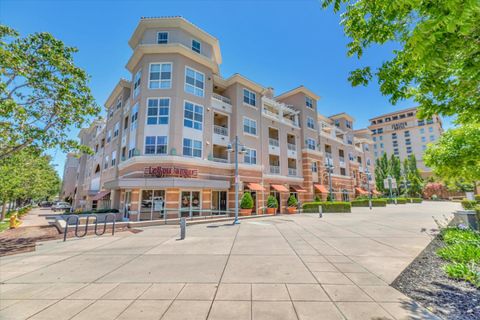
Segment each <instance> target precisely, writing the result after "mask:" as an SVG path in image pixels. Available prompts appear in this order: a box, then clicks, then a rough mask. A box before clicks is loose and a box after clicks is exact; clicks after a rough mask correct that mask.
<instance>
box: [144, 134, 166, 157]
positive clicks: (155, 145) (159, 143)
mask: <svg viewBox="0 0 480 320" xmlns="http://www.w3.org/2000/svg"><path fill="white" fill-rule="evenodd" d="M145 154H163V155H166V154H167V137H166V136H156V137H155V136H147V137H145Z"/></svg>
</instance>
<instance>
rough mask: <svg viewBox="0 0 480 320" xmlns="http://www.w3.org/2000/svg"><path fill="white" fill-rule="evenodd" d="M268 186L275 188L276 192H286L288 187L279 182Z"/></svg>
mask: <svg viewBox="0 0 480 320" xmlns="http://www.w3.org/2000/svg"><path fill="white" fill-rule="evenodd" d="M270 187H272V188H273V189H275V190H277V191H278V192H288V189H287V188H286V187H285V186H284V185H281V184H271V185H270Z"/></svg>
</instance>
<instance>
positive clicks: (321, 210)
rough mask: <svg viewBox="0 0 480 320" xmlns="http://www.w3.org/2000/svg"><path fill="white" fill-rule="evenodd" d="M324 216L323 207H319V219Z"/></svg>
mask: <svg viewBox="0 0 480 320" xmlns="http://www.w3.org/2000/svg"><path fill="white" fill-rule="evenodd" d="M322 214H323V209H322V206H318V217H319V218H321V217H322Z"/></svg>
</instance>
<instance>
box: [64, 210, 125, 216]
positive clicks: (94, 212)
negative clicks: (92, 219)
mask: <svg viewBox="0 0 480 320" xmlns="http://www.w3.org/2000/svg"><path fill="white" fill-rule="evenodd" d="M118 212H119V211H118V210H117V209H98V210H93V211H75V212H64V213H63V214H65V215H70V214H97V213H118Z"/></svg>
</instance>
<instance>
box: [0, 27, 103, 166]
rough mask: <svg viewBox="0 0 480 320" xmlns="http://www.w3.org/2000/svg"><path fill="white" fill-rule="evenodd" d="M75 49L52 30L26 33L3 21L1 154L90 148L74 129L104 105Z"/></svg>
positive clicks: (0, 41)
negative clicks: (76, 61)
mask: <svg viewBox="0 0 480 320" xmlns="http://www.w3.org/2000/svg"><path fill="white" fill-rule="evenodd" d="M75 52H77V49H76V48H72V47H67V46H65V45H64V44H63V42H62V41H60V40H58V39H55V38H54V37H53V36H52V35H51V34H49V33H45V32H43V33H34V34H31V35H28V36H27V37H24V38H22V37H20V36H19V34H18V33H17V32H16V31H15V30H13V29H11V28H9V27H7V26H4V25H0V159H2V158H5V157H7V156H11V155H13V154H15V153H16V152H19V151H20V150H22V149H24V148H26V147H28V146H30V145H31V146H35V147H40V148H42V149H46V148H50V147H60V148H61V149H62V150H66V151H67V150H71V149H82V150H83V149H84V147H81V146H80V145H79V144H78V142H76V141H75V140H71V139H69V137H68V129H69V128H70V127H72V126H75V127H77V128H80V127H81V126H82V124H84V122H85V121H86V120H87V119H88V118H89V117H90V116H94V115H96V114H98V112H99V111H100V109H99V107H98V106H97V105H96V104H95V102H94V99H93V96H92V94H91V92H90V89H89V87H88V85H87V83H88V76H87V74H86V73H85V71H83V70H82V69H80V68H78V67H76V66H75V64H74V61H73V54H74V53H75Z"/></svg>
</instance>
